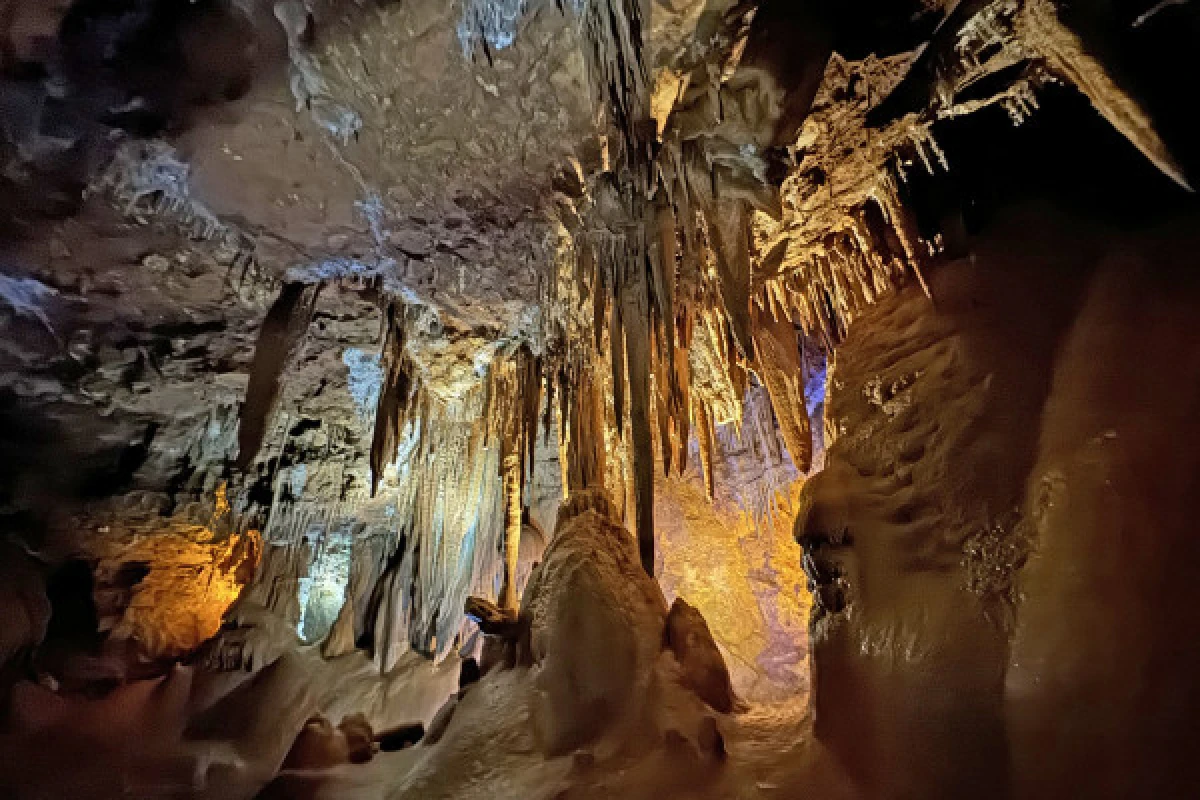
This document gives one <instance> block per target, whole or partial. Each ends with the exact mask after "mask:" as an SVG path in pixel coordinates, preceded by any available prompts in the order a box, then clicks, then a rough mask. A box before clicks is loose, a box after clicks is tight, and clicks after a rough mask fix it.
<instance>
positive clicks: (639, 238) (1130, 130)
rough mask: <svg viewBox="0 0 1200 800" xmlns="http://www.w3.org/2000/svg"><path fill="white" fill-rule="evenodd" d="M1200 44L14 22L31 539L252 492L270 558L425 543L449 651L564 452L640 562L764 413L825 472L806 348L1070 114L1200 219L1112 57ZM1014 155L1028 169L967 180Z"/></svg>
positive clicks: (460, 14) (55, 6)
mask: <svg viewBox="0 0 1200 800" xmlns="http://www.w3.org/2000/svg"><path fill="white" fill-rule="evenodd" d="M1194 13H1195V8H1194V7H1193V5H1192V4H1188V3H1173V4H1157V5H1155V4H1154V3H1151V2H1142V3H1138V2H1129V3H1113V4H1101V5H1098V6H1096V7H1095V8H1091V7H1088V8H1075V7H1070V8H1068V7H1066V4H1060V3H1056V2H1053V0H957V1H956V0H907V1H906V2H883V0H861V2H855V3H833V4H828V3H825V4H822V3H787V2H762V3H754V2H740V3H738V2H733V1H732V0H655V1H654V2H638V0H558V2H551V1H550V0H490V1H489V0H460V2H445V0H405V1H404V2H382V1H380V2H365V1H363V2H337V1H336V0H328V1H326V2H322V1H321V0H280V2H275V3H270V2H265V1H263V2H256V0H211V2H200V3H187V4H185V3H182V2H169V0H162V1H160V2H156V1H155V0H124V2H113V3H104V2H99V0H76V2H68V1H67V0H61V1H60V2H33V1H32V0H31V1H30V2H25V1H24V0H0V67H2V69H3V73H4V80H3V84H2V86H0V110H3V123H2V124H3V127H2V129H0V195H2V198H0V211H2V212H3V220H2V221H0V224H2V225H3V237H4V238H3V242H2V246H3V249H2V250H0V320H2V323H0V324H3V325H4V326H5V335H4V340H3V342H2V343H0V369H2V377H0V414H2V415H3V417H4V422H3V424H4V425H5V426H6V428H7V429H8V430H9V431H10V433H9V434H7V437H6V439H5V441H4V443H3V447H4V448H5V450H6V451H7V452H6V453H5V454H4V460H5V461H6V462H8V464H9V465H10V466H8V467H4V468H0V469H7V470H8V471H9V476H11V480H8V481H6V483H7V484H8V488H7V489H5V496H4V497H3V498H2V499H0V501H2V503H3V506H4V513H5V514H6V515H7V516H8V517H9V518H11V519H12V520H15V521H17V522H19V524H20V525H23V526H26V527H27V528H28V529H29V530H31V531H34V530H36V531H44V530H48V529H61V528H69V529H71V530H72V531H73V532H74V533H77V534H86V532H87V531H88V530H101V529H102V530H104V531H105V532H108V531H109V530H110V529H111V528H112V527H113V526H118V527H119V526H120V525H122V524H130V523H129V520H130V519H133V518H136V517H138V516H139V515H140V516H145V517H149V518H155V517H156V516H160V517H161V516H166V517H173V516H177V515H181V514H182V515H196V514H200V515H203V514H206V513H210V509H211V506H212V503H213V497H214V496H215V495H216V493H217V491H218V489H220V490H221V491H222V492H224V491H225V489H224V488H222V487H226V486H227V487H228V491H229V496H230V498H231V500H232V502H233V509H234V511H235V512H236V513H237V514H240V515H242V517H243V527H246V526H251V525H253V526H257V527H261V528H263V530H264V537H265V539H266V540H267V542H268V543H270V542H271V541H275V540H277V541H281V542H282V541H287V540H294V539H296V538H297V537H299V536H301V535H307V532H309V531H310V530H313V529H315V528H314V526H316V527H317V528H319V527H320V526H322V525H323V526H324V528H323V529H322V530H325V531H326V532H328V531H332V530H335V529H336V530H338V531H341V533H340V534H339V535H342V536H344V537H349V538H353V537H355V536H358V537H361V536H365V535H368V534H371V535H379V536H383V537H385V538H387V537H391V542H392V544H391V546H393V547H394V546H396V543H397V542H396V539H397V537H398V536H399V537H401V539H402V538H403V536H404V535H405V534H406V533H408V534H412V535H411V536H409V537H408V545H406V546H408V547H410V548H412V547H413V544H412V542H413V541H414V540H415V539H419V538H420V536H421V535H429V536H431V537H433V540H435V541H436V542H437V545H436V547H437V548H438V549H437V550H436V552H434V550H435V548H433V547H426V548H424V549H423V550H422V549H420V548H416V549H414V550H413V557H414V558H415V559H423V561H421V564H422V567H421V569H420V570H418V571H419V573H420V574H421V575H423V576H425V577H424V579H423V580H424V581H425V584H424V588H423V589H422V592H423V593H424V596H425V600H424V601H423V603H418V604H417V605H418V608H417V610H415V611H414V612H413V613H414V626H415V628H414V629H419V630H420V632H419V633H418V634H414V639H423V640H426V641H428V640H432V639H436V640H437V641H439V642H440V643H441V645H442V646H443V647H444V646H445V645H446V644H447V641H448V639H449V638H450V634H451V633H452V632H453V630H454V627H455V625H456V624H457V621H458V616H457V614H458V608H461V603H459V604H458V606H457V607H450V606H453V605H454V604H453V603H451V604H450V605H449V606H446V607H442V606H440V605H439V603H440V600H439V598H442V597H443V596H450V597H453V595H454V594H455V592H458V593H459V594H462V593H464V592H465V591H466V589H467V588H468V587H469V586H478V585H483V584H485V583H486V582H487V581H488V580H489V579H490V578H489V575H490V573H489V572H488V570H489V568H491V567H493V566H494V559H491V558H490V557H489V555H488V554H489V553H494V552H495V551H498V549H499V547H498V545H497V543H498V542H499V541H500V538H501V535H502V530H503V527H504V524H505V523H504V510H503V508H502V505H503V502H502V501H503V496H504V492H505V488H504V487H503V486H501V485H500V482H499V481H498V479H497V477H498V475H499V474H500V473H501V472H502V471H503V470H506V469H507V470H509V471H510V474H511V471H512V470H514V469H516V470H519V471H520V472H521V473H522V476H523V477H521V478H520V479H519V480H518V481H517V483H516V485H517V487H518V489H520V487H522V486H524V485H525V481H526V480H527V476H530V475H532V473H533V471H534V465H533V462H534V460H535V453H536V452H537V451H539V447H538V445H536V444H534V439H535V438H540V439H541V440H542V441H543V442H544V443H545V442H549V443H551V446H550V447H549V448H548V449H549V450H550V451H551V452H552V454H553V456H554V457H556V458H558V459H560V460H561V465H560V466H561V469H562V475H563V483H564V484H565V485H567V486H571V487H576V486H583V485H587V484H589V483H597V482H601V483H604V484H605V485H607V486H608V487H609V488H610V489H612V490H613V491H614V494H616V495H618V496H619V497H621V498H628V506H629V508H628V509H627V511H628V514H629V515H630V516H631V517H634V518H636V519H637V527H638V529H639V535H640V536H641V537H642V538H643V545H645V541H644V539H645V536H646V532H647V530H650V533H651V538H652V527H650V526H652V518H651V515H650V514H649V513H648V510H649V509H650V505H649V504H650V502H651V500H652V498H651V495H652V492H653V477H652V476H653V473H654V471H655V469H664V468H665V469H666V470H667V471H670V470H671V469H672V468H674V469H676V470H679V469H682V468H683V467H684V466H685V464H686V463H687V462H688V461H689V459H690V460H691V462H692V463H693V464H694V463H695V461H696V460H697V459H698V460H699V461H700V462H701V463H702V465H703V473H704V474H705V475H706V476H707V478H708V480H707V485H708V486H707V488H708V492H709V495H710V496H712V495H713V494H714V493H719V492H720V488H719V487H718V486H716V485H714V484H715V481H714V479H713V475H714V473H715V472H716V470H715V469H714V466H713V461H714V460H718V459H719V458H720V450H721V447H720V439H721V437H720V436H718V435H717V434H718V431H719V429H720V428H721V426H723V425H728V424H732V425H735V426H739V425H741V423H742V422H743V417H744V413H745V412H744V399H745V397H746V396H747V392H748V391H749V390H750V389H753V388H755V387H759V386H762V387H765V389H766V391H767V393H768V394H769V397H770V401H771V404H772V406H773V408H774V419H775V421H776V423H777V426H778V429H779V436H780V438H781V440H782V441H783V442H784V444H785V445H786V449H787V451H788V452H789V454H790V460H791V461H792V462H793V463H794V465H795V466H796V467H797V468H798V469H799V471H800V472H805V471H807V469H808V468H809V466H810V464H811V462H812V459H813V444H812V440H813V436H812V430H813V427H814V425H815V426H816V427H819V425H820V421H819V420H815V421H814V420H810V419H809V414H810V411H811V410H812V409H811V408H809V406H810V405H811V404H810V403H809V402H808V400H807V398H806V387H805V381H804V376H805V374H806V372H808V370H807V369H806V368H805V364H804V354H803V353H802V352H798V351H797V348H796V342H797V333H798V330H797V329H799V331H800V332H802V333H803V341H804V342H806V343H808V344H807V345H806V346H811V347H813V348H817V349H819V350H822V351H826V352H830V353H832V351H833V350H834V348H835V347H836V345H837V343H838V342H839V341H840V340H841V339H842V337H843V336H844V335H845V333H846V328H847V326H848V325H849V324H850V323H851V322H852V321H853V319H854V318H855V316H856V314H858V313H859V312H861V311H862V310H863V309H865V308H866V307H867V306H869V305H871V304H872V303H873V302H874V301H875V300H876V299H877V298H878V297H880V296H882V295H884V294H886V293H888V292H890V291H892V290H893V289H895V288H896V287H898V286H901V285H904V284H906V283H910V282H916V283H918V284H921V285H922V286H924V285H925V279H924V275H923V270H924V269H926V268H927V267H928V266H929V265H931V264H932V263H934V262H935V261H936V260H937V259H938V257H939V256H940V255H941V254H943V253H945V252H947V251H948V250H951V251H952V250H953V249H954V247H955V246H956V236H955V226H954V224H950V223H946V222H945V218H944V217H943V216H939V215H940V212H941V208H940V207H939V206H937V205H936V204H931V203H930V201H929V200H928V198H929V196H930V192H929V191H928V190H927V186H928V185H929V183H930V181H931V180H932V179H933V178H934V177H936V176H948V175H949V176H952V175H954V173H955V170H956V169H958V168H959V167H960V166H961V165H962V164H963V163H965V164H966V165H967V166H968V167H971V166H973V165H977V164H978V163H980V162H981V161H985V160H989V159H991V158H993V157H999V155H1000V154H1001V149H1002V147H1003V142H1004V141H1005V140H1004V136H1005V135H1006V134H1005V133H1004V131H1007V130H1011V129H1015V128H1017V127H1019V126H1021V125H1023V124H1024V123H1026V122H1027V121H1028V120H1030V119H1031V118H1035V117H1036V116H1037V115H1038V114H1039V113H1040V109H1041V107H1042V104H1043V103H1044V102H1055V103H1058V102H1063V103H1066V102H1074V103H1076V104H1078V105H1079V106H1080V107H1084V108H1086V109H1087V113H1089V114H1091V115H1093V116H1094V117H1095V118H1097V119H1100V120H1103V121H1104V123H1105V124H1106V125H1107V126H1108V129H1109V130H1110V131H1111V132H1112V133H1113V135H1114V139H1116V140H1119V141H1120V142H1121V146H1122V147H1124V148H1126V149H1127V150H1128V152H1130V153H1134V154H1136V157H1137V158H1138V159H1139V160H1140V161H1141V162H1142V163H1144V165H1145V166H1146V168H1147V170H1148V171H1150V172H1152V173H1154V176H1155V179H1156V180H1160V181H1161V186H1159V187H1158V188H1159V190H1161V191H1162V192H1163V193H1169V192H1182V191H1185V190H1187V189H1189V186H1188V174H1189V169H1188V168H1189V166H1193V164H1194V157H1193V154H1192V152H1191V151H1190V150H1189V149H1187V147H1186V146H1181V145H1180V142H1179V137H1178V135H1177V134H1176V133H1175V129H1174V128H1173V127H1172V126H1170V125H1167V126H1164V125H1161V124H1159V119H1160V118H1161V116H1162V114H1163V113H1165V112H1164V111H1163V109H1164V108H1166V107H1167V106H1166V104H1165V101H1164V100H1163V98H1162V96H1161V93H1160V92H1156V90H1155V89H1154V88H1153V80H1152V76H1147V75H1146V74H1144V73H1139V72H1138V71H1137V70H1136V69H1131V68H1130V67H1129V65H1128V64H1126V63H1125V62H1124V61H1123V59H1122V58H1121V57H1118V56H1117V55H1114V53H1120V52H1121V49H1120V48H1121V46H1123V45H1125V44H1128V42H1129V41H1130V40H1132V41H1133V43H1134V44H1135V45H1136V43H1137V37H1138V36H1139V35H1140V32H1142V31H1145V30H1147V29H1149V28H1152V27H1154V26H1156V25H1170V24H1176V23H1178V22H1179V20H1180V19H1186V20H1188V21H1189V22H1191V23H1192V24H1194ZM1068 96H1069V97H1070V98H1073V100H1070V101H1067V100H1060V98H1063V97H1068ZM1047 98H1049V99H1047ZM979 119H984V120H986V126H987V128H988V129H989V130H994V131H997V133H995V134H994V136H993V138H991V139H989V140H985V142H984V144H983V145H980V147H981V148H985V149H986V148H987V147H989V146H990V144H991V143H992V142H995V143H996V144H997V152H995V153H981V152H972V151H968V150H964V148H963V147H961V146H960V147H958V148H957V149H956V148H954V147H950V146H946V145H945V144H944V139H945V138H946V137H949V138H950V139H951V140H954V138H955V136H954V130H955V126H956V125H959V124H968V123H964V120H979ZM1181 147H1182V149H1181ZM1193 174H1194V166H1193ZM951 180H952V179H951ZM931 217H932V218H933V220H934V222H933V223H932V224H931V223H930V221H929V220H930V218H931ZM951 222H953V220H951ZM797 376H799V377H797ZM760 394H761V392H760ZM556 433H557V436H556V435H555V434H556ZM556 438H557V439H558V440H559V443H560V444H561V447H559V448H557V452H554V451H555V450H556V448H554V447H553V446H552V445H553V441H554V439H556ZM52 448H56V449H52ZM606 451H607V453H606ZM64 461H65V462H66V463H67V464H69V468H67V469H63V468H62V467H63V462H64ZM514 463H515V464H518V465H520V466H517V467H514V466H513V464H514ZM656 465H657V466H656ZM620 504H621V506H622V508H625V506H626V501H625V500H624V499H622V500H621V501H620ZM414 531H416V532H417V533H413V532H414ZM421 531H436V534H437V535H436V536H434V534H432V533H431V534H422V533H420V532H421ZM372 532H374V533H372ZM322 535H325V534H322ZM84 538H86V536H85V537H84ZM75 539H76V540H77V539H78V537H75ZM50 541H52V539H47V542H50ZM47 546H49V545H47ZM64 546H66V545H64ZM72 546H75V545H72ZM418 551H419V552H418ZM642 556H643V563H644V564H647V568H648V569H652V568H653V558H654V554H653V547H652V542H651V548H650V552H649V554H647V552H646V550H645V549H643V551H642ZM647 558H649V559H650V560H649V562H647V561H646V559H647ZM343 566H344V565H343ZM431 576H432V577H431ZM342 580H343V582H344V580H345V576H344V575H343V576H342Z"/></svg>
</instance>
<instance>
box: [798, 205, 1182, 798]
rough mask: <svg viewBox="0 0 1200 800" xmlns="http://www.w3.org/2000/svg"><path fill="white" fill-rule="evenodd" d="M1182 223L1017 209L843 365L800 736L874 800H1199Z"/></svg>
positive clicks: (884, 309) (821, 483) (808, 540)
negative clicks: (1193, 792) (1131, 225)
mask: <svg viewBox="0 0 1200 800" xmlns="http://www.w3.org/2000/svg"><path fill="white" fill-rule="evenodd" d="M1193 219H1194V217H1190V216H1185V217H1184V218H1182V219H1181V220H1179V221H1177V222H1171V223H1165V224H1159V225H1156V226H1153V227H1149V228H1147V229H1145V230H1121V229H1119V228H1115V227H1114V226H1111V225H1097V224H1096V222H1095V221H1094V220H1093V219H1088V218H1086V217H1080V216H1078V215H1075V214H1072V213H1069V212H1064V211H1063V210H1062V209H1059V208H1054V207H1052V206H1049V205H1045V204H1037V203H1035V204H1033V205H1032V206H1030V207H1027V208H1024V209H1019V210H1014V211H1011V212H1009V213H1008V214H1005V215H1001V216H1000V217H999V218H998V219H995V220H993V221H992V222H991V223H990V224H989V226H988V227H987V228H986V230H985V231H983V232H981V233H980V234H978V235H977V236H975V237H973V238H972V240H971V244H972V248H971V249H972V257H971V258H970V259H969V260H961V261H954V262H950V263H946V264H945V265H943V266H942V267H940V268H939V269H938V270H937V271H935V272H934V274H933V276H932V278H931V284H930V288H931V289H932V300H930V299H929V298H927V297H925V296H924V295H923V293H921V292H919V291H916V290H907V291H905V292H901V293H899V294H898V295H896V296H895V297H893V298H889V299H887V300H885V301H883V302H881V303H880V304H879V306H878V307H876V308H874V309H872V310H871V311H870V312H868V314H866V315H865V316H864V317H863V318H862V320H860V321H858V322H856V323H855V324H854V325H853V326H852V327H851V329H850V333H849V335H848V337H847V339H846V341H845V342H844V343H843V344H842V345H841V347H840V348H839V350H838V354H837V358H836V361H835V364H834V367H833V370H832V373H831V395H830V400H829V404H828V410H827V413H826V429H827V433H828V435H829V436H830V438H831V440H832V444H831V445H830V447H829V450H828V454H827V467H826V470H825V472H823V473H822V474H820V475H818V476H817V477H816V478H815V479H813V480H812V481H810V482H809V484H808V485H807V486H806V487H805V488H804V490H803V492H802V497H801V511H800V514H799V516H798V518H797V523H796V533H797V536H798V537H799V539H800V541H801V544H802V545H803V546H804V549H805V566H806V569H807V571H808V573H809V577H810V578H811V579H812V580H813V581H814V582H815V584H816V591H815V594H814V603H815V606H814V624H813V629H812V636H813V640H812V649H813V664H814V694H815V713H816V731H817V735H818V736H819V737H820V738H821V739H822V740H823V741H825V742H826V743H828V744H829V745H830V746H831V748H832V749H833V751H834V752H835V753H836V754H837V755H838V756H839V757H840V758H841V759H842V760H843V761H844V763H846V764H847V765H849V767H850V769H851V770H852V771H854V772H855V773H856V774H857V776H858V779H859V780H860V781H861V782H862V783H863V784H864V785H865V786H866V787H869V791H870V792H871V793H872V794H873V795H878V796H930V795H960V794H962V793H964V792H968V791H970V792H971V793H972V795H973V796H979V795H980V793H983V795H985V796H997V797H1008V796H1015V797H1031V798H1033V797H1037V798H1040V797H1052V796H1062V794H1064V793H1066V794H1071V793H1073V792H1075V791H1085V793H1087V794H1088V795H1089V796H1096V797H1127V796H1146V797H1160V796H1182V794H1183V787H1185V786H1188V785H1191V780H1190V779H1191V775H1192V770H1191V768H1190V766H1188V764H1187V762H1186V760H1184V759H1183V757H1182V756H1180V755H1179V754H1180V753H1181V752H1182V751H1185V750H1188V749H1189V748H1191V747H1192V746H1194V737H1193V734H1192V731H1191V726H1190V725H1188V724H1187V723H1186V722H1184V718H1185V717H1190V716H1191V715H1192V713H1194V709H1195V703H1196V700H1195V691H1194V688H1193V684H1194V680H1193V677H1192V676H1193V675H1194V670H1195V667H1196V664H1197V660H1196V651H1195V648H1194V647H1192V645H1191V642H1192V641H1194V637H1193V636H1192V635H1191V631H1193V630H1194V625H1195V623H1194V617H1195V615H1194V614H1193V613H1191V611H1190V610H1185V609H1192V608H1194V604H1195V602H1196V599H1197V596H1196V595H1197V592H1196V589H1195V587H1194V584H1193V583H1192V582H1190V581H1188V580H1187V579H1186V578H1184V577H1183V573H1184V571H1186V568H1185V567H1183V566H1182V565H1184V564H1194V563H1195V562H1194V558H1195V545H1194V543H1193V541H1192V538H1193V537H1191V535H1190V530H1191V526H1190V525H1189V524H1188V523H1187V522H1185V521H1184V520H1185V519H1186V518H1187V516H1188V511H1187V509H1188V505H1189V504H1188V500H1187V498H1188V497H1189V493H1190V489H1189V488H1188V487H1190V482H1191V480H1192V477H1191V476H1192V475H1193V470H1192V468H1191V466H1190V463H1191V458H1192V453H1193V452H1194V447H1193V445H1192V444H1191V437H1193V436H1194V430H1193V428H1194V426H1193V425H1192V423H1191V419H1190V414H1189V412H1188V411H1185V410H1184V409H1190V408H1194V402H1195V400H1194V398H1193V397H1192V391H1191V388H1190V387H1191V385H1192V381H1191V379H1190V378H1189V377H1186V376H1190V375H1192V374H1194V361H1193V359H1194V358H1195V357H1196V348H1197V340H1196V336H1195V334H1194V332H1193V331H1192V330H1191V327H1192V326H1190V325H1189V324H1188V323H1186V322H1184V319H1185V318H1186V316H1187V314H1186V313H1184V312H1183V311H1182V309H1183V308H1185V307H1194V303H1195V301H1196V299H1197V298H1196V295H1195V294H1194V288H1193V287H1194V281H1193V280H1192V279H1191V277H1190V276H1189V272H1190V271H1191V270H1190V267H1189V265H1190V264H1191V263H1192V262H1193V260H1194V255H1193V254H1194V252H1195V247H1196V244H1197V241H1196V238H1195V235H1194V233H1192V225H1193V224H1194V223H1193V222H1191V221H1190V220H1193ZM1175 309H1179V310H1178V311H1176V310H1175ZM1167 352H1170V353H1171V355H1169V356H1168V355H1167ZM1158 354H1161V357H1162V359H1163V361H1162V362H1160V363H1158V364H1157V366H1156V364H1155V362H1154V359H1156V358H1157V357H1158ZM1168 361H1169V362H1170V363H1169V364H1168V363H1167V362H1168ZM1135 465H1140V466H1135ZM1175 570H1178V571H1175ZM1168 598H1169V600H1168ZM1048 754H1052V755H1048ZM1101 764H1102V765H1104V766H1103V767H1099V766H1098V765H1101ZM1081 787H1086V790H1084V789H1081Z"/></svg>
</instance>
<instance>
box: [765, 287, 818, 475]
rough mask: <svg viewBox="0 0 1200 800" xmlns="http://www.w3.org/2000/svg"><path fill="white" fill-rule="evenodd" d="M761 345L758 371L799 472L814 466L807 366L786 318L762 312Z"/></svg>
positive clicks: (793, 331) (790, 324)
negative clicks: (801, 357) (806, 402)
mask: <svg viewBox="0 0 1200 800" xmlns="http://www.w3.org/2000/svg"><path fill="white" fill-rule="evenodd" d="M755 322H756V325H755V331H756V333H757V344H758V358H757V365H758V372H759V377H760V378H761V379H762V382H763V384H764V385H765V386H766V388H767V393H768V394H769V395H770V398H771V405H772V407H773V408H774V409H775V417H776V419H777V420H778V421H779V428H780V431H781V433H782V434H783V441H784V443H785V444H786V445H787V449H788V452H789V453H790V454H791V456H792V463H793V464H795V465H796V469H798V470H799V471H800V472H808V470H809V468H810V467H811V466H812V428H811V424H810V422H809V418H808V408H807V406H806V405H805V401H804V365H803V363H801V360H800V348H799V346H798V344H797V339H796V329H795V328H794V327H793V326H792V323H790V322H789V321H788V320H787V319H786V318H783V317H777V316H775V315H774V314H772V313H771V312H770V311H768V310H761V309H760V310H759V311H758V314H757V319H756V320H755Z"/></svg>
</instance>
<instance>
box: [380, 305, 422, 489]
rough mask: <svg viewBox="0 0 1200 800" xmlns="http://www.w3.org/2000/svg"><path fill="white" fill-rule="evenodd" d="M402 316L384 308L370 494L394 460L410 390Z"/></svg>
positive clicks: (393, 310)
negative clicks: (384, 331) (381, 376)
mask: <svg viewBox="0 0 1200 800" xmlns="http://www.w3.org/2000/svg"><path fill="white" fill-rule="evenodd" d="M402 314H403V312H402V311H401V310H399V309H398V308H397V306H396V305H394V304H393V305H392V306H390V307H389V309H388V314H387V318H388V332H387V334H386V338H385V340H384V358H383V369H384V380H383V390H382V391H381V392H380V394H379V404H378V407H377V409H376V412H375V429H374V434H373V436H372V439H371V494H372V495H374V494H375V492H376V491H377V490H378V487H379V480H380V478H381V477H382V475H383V470H384V468H385V467H386V466H387V465H388V464H390V463H391V461H392V459H393V458H395V455H396V447H397V445H398V444H399V441H400V431H401V428H402V426H403V423H404V418H405V415H406V413H407V411H408V402H409V395H410V393H411V391H412V378H411V365H410V363H409V361H408V357H407V355H406V354H405V327H404V321H403V317H402Z"/></svg>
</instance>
